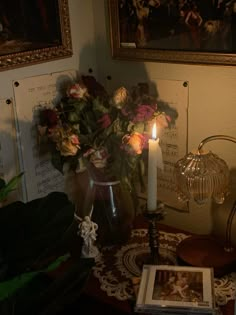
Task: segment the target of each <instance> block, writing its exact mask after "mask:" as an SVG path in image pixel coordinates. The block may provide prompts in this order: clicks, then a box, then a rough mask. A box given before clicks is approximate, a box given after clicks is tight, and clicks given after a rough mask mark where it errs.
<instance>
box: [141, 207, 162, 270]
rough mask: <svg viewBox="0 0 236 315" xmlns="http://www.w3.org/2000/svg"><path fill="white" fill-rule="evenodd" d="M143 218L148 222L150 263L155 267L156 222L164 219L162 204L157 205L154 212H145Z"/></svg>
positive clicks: (157, 242) (156, 246)
mask: <svg viewBox="0 0 236 315" xmlns="http://www.w3.org/2000/svg"><path fill="white" fill-rule="evenodd" d="M145 217H146V218H147V219H148V221H149V226H148V234H149V247H150V254H151V257H150V263H151V264H154V265H157V264H158V263H159V231H158V227H157V222H158V221H161V220H162V219H163V218H164V204H162V203H159V204H158V206H157V209H156V210H155V211H146V212H145Z"/></svg>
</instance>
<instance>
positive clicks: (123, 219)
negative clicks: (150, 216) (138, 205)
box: [67, 171, 135, 246]
mask: <svg viewBox="0 0 236 315" xmlns="http://www.w3.org/2000/svg"><path fill="white" fill-rule="evenodd" d="M104 177H105V176H102V177H99V179H98V176H96V178H95V176H94V173H93V174H92V175H91V173H89V172H88V171H84V172H80V173H77V174H75V175H74V177H73V180H72V179H71V178H69V181H68V182H69V184H68V185H67V186H69V188H70V189H67V191H68V190H70V192H71V194H70V200H71V201H72V202H73V203H74V204H75V212H76V215H77V216H78V218H79V220H83V219H84V218H85V216H90V218H91V219H92V221H93V222H95V223H96V224H97V225H98V229H97V231H96V232H97V242H96V243H97V245H98V246H110V245H115V244H123V243H125V242H126V241H127V240H128V238H129V235H130V232H131V228H132V224H133V220H134V216H135V210H134V202H133V197H132V195H131V192H130V191H128V190H127V189H124V188H123V187H122V185H121V183H120V181H118V180H112V181H111V180H109V181H106V180H104ZM101 178H102V179H101ZM68 194H69V192H68ZM80 222H81V221H80ZM78 223H79V222H78Z"/></svg>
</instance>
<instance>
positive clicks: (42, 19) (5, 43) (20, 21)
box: [0, 0, 72, 71]
mask: <svg viewBox="0 0 236 315" xmlns="http://www.w3.org/2000/svg"><path fill="white" fill-rule="evenodd" d="M0 8H1V16H0V71H4V70H9V69H13V68H18V67H25V66H28V65H33V64H37V63H43V62H47V61H51V60H56V59H61V58H66V57H70V56H72V41H71V31H70V18H69V7H68V0H50V1H36V0H31V1H28V2H27V5H26V2H25V1H20V0H19V1H14V7H12V5H11V1H8V0H3V1H1V4H0Z"/></svg>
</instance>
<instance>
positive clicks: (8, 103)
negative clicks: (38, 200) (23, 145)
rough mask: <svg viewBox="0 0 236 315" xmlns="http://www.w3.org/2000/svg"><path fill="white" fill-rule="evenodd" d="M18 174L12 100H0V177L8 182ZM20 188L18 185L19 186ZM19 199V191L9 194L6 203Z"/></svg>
mask: <svg viewBox="0 0 236 315" xmlns="http://www.w3.org/2000/svg"><path fill="white" fill-rule="evenodd" d="M18 173H19V169H18V156H17V145H16V130H15V118H14V110H13V100H12V99H10V98H9V99H1V100H0V177H1V178H3V179H4V180H5V181H6V182H8V181H9V180H10V179H11V178H12V177H14V176H16V175H17V174H18ZM19 188H20V185H19ZM18 199H20V189H17V190H16V191H14V192H12V193H10V194H9V195H8V198H7V203H10V202H13V201H15V200H18Z"/></svg>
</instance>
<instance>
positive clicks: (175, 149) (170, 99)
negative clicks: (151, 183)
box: [153, 80, 188, 211]
mask: <svg viewBox="0 0 236 315" xmlns="http://www.w3.org/2000/svg"><path fill="white" fill-rule="evenodd" d="M153 81H156V86H157V90H158V95H159V98H160V99H161V100H164V101H165V102H167V103H168V104H169V105H170V106H172V107H173V108H175V109H176V110H177V112H178V118H177V120H176V124H175V126H172V127H171V128H165V129H164V130H162V132H161V137H160V146H161V149H162V156H163V164H164V170H163V171H162V172H161V171H159V172H158V177H157V185H158V187H157V195H158V198H159V199H160V200H161V201H162V202H164V203H165V204H166V205H167V206H170V207H173V208H176V209H179V210H181V211H188V207H187V205H184V206H183V205H180V204H179V201H178V196H177V194H176V185H175V179H174V165H175V163H176V162H177V160H178V159H179V158H180V157H181V156H183V155H184V154H185V153H186V147H187V107H188V89H186V88H184V87H183V84H182V83H183V82H182V81H174V80H153Z"/></svg>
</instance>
